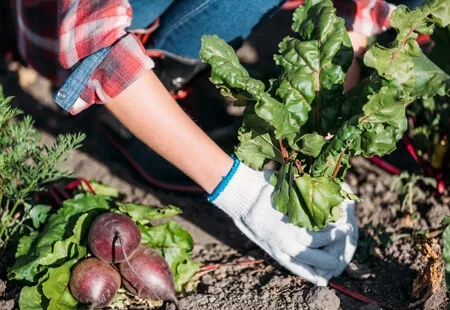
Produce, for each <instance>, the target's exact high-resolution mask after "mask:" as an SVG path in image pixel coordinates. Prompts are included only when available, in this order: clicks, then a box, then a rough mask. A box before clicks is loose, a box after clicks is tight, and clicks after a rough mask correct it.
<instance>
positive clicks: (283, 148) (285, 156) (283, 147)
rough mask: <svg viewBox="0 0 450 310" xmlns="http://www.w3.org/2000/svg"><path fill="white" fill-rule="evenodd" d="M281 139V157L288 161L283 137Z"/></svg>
mask: <svg viewBox="0 0 450 310" xmlns="http://www.w3.org/2000/svg"><path fill="white" fill-rule="evenodd" d="M279 141H280V149H281V157H283V160H284V161H286V160H287V159H288V153H287V150H286V147H285V146H284V144H283V139H280V140H279Z"/></svg>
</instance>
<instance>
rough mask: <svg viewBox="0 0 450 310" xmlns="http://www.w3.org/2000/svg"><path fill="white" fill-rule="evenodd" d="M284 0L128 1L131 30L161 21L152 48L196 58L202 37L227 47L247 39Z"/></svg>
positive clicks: (154, 35)
mask: <svg viewBox="0 0 450 310" xmlns="http://www.w3.org/2000/svg"><path fill="white" fill-rule="evenodd" d="M284 2H286V0H243V1H231V0H176V1H175V0H151V1H150V0H131V1H130V3H131V6H132V8H133V20H132V24H131V26H130V28H129V29H130V30H132V29H136V28H146V27H148V26H149V25H150V24H152V23H153V22H154V21H155V20H156V19H157V18H158V17H160V18H161V19H160V26H159V28H158V30H157V31H156V32H155V33H154V34H153V35H152V36H153V41H152V42H153V44H154V45H153V46H152V48H156V49H161V50H165V51H168V52H171V53H174V54H177V55H181V56H185V57H190V58H198V57H199V56H198V53H199V51H200V47H201V41H200V39H201V36H202V35H204V34H217V35H218V36H219V37H221V38H223V39H224V40H225V41H227V42H229V43H230V44H233V43H236V42H239V41H240V40H242V39H243V38H246V37H247V36H248V35H249V34H250V33H251V31H252V30H253V29H254V28H255V26H256V25H257V24H259V23H260V22H261V21H263V20H265V19H266V18H268V17H270V15H271V14H273V13H274V12H275V11H276V10H277V9H279V8H280V7H281V5H282V4H283V3H284Z"/></svg>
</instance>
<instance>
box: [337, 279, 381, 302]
mask: <svg viewBox="0 0 450 310" xmlns="http://www.w3.org/2000/svg"><path fill="white" fill-rule="evenodd" d="M329 285H330V286H331V287H332V288H334V289H336V290H338V291H340V292H341V293H344V294H346V295H349V296H351V297H353V298H355V299H358V300H361V301H364V302H366V303H368V304H375V305H377V306H379V307H382V304H381V303H380V302H378V301H375V300H372V299H370V298H369V297H365V296H362V295H360V294H358V293H356V292H353V291H351V290H349V289H347V288H345V287H343V286H341V285H339V284H337V283H334V282H331V281H330V283H329Z"/></svg>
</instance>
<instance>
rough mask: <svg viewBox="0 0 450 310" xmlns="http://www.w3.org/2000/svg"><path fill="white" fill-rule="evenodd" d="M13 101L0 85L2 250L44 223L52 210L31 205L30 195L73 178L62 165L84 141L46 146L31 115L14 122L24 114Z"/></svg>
mask: <svg viewBox="0 0 450 310" xmlns="http://www.w3.org/2000/svg"><path fill="white" fill-rule="evenodd" d="M11 100H12V97H6V98H5V97H4V95H3V91H2V88H1V86H0V216H1V217H0V249H2V248H4V247H5V246H6V244H7V243H8V240H9V239H10V237H11V236H12V235H13V234H14V233H16V232H19V233H21V232H23V231H24V230H25V229H27V230H28V231H33V230H34V229H36V228H38V226H39V225H40V224H41V223H42V222H44V221H45V219H46V217H47V213H48V211H49V208H48V207H47V206H41V205H35V206H33V205H31V204H30V203H29V202H30V199H31V195H32V194H33V193H35V192H38V191H41V190H43V189H44V186H45V185H46V184H48V183H49V182H52V181H55V180H58V179H60V178H63V177H68V176H70V175H71V172H70V171H68V170H66V169H64V168H61V167H60V164H62V163H64V162H65V161H66V154H67V153H68V152H70V151H71V150H74V149H77V148H79V147H80V146H81V142H82V141H83V139H84V135H82V134H75V135H60V136H58V138H57V141H56V142H55V143H54V144H53V145H51V146H47V145H43V144H42V143H41V135H40V134H39V133H38V132H37V131H36V130H35V129H34V128H33V120H32V119H31V117H30V116H25V117H24V118H23V119H21V120H17V121H15V119H16V118H17V117H18V116H20V115H21V114H22V111H20V110H18V109H15V108H13V107H11ZM19 207H21V209H20V212H19V213H18V214H16V213H17V212H18V211H19Z"/></svg>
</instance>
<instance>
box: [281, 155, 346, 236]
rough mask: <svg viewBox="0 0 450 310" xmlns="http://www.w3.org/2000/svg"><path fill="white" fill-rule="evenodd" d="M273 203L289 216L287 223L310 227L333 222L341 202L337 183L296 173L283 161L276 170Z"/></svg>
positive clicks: (310, 228) (322, 226)
mask: <svg viewBox="0 0 450 310" xmlns="http://www.w3.org/2000/svg"><path fill="white" fill-rule="evenodd" d="M273 199H274V203H275V206H276V207H277V209H278V210H279V211H280V212H282V213H285V214H287V215H288V217H289V222H290V223H292V224H293V225H300V226H303V227H305V228H307V229H309V230H318V229H321V228H324V227H326V226H327V225H328V223H329V222H334V221H336V220H337V219H338V218H339V216H340V214H339V212H338V211H339V210H338V208H337V206H339V204H340V203H341V202H342V201H343V198H342V195H341V187H340V185H339V184H338V183H337V182H336V181H334V180H333V179H331V178H328V177H317V178H313V177H311V176H309V175H308V174H304V175H303V176H299V175H298V172H297V171H296V169H295V167H294V166H293V164H292V163H286V164H284V165H283V166H282V167H281V169H280V171H279V172H278V182H277V185H276V187H275V193H274V198H273Z"/></svg>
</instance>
